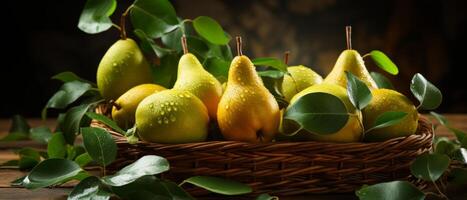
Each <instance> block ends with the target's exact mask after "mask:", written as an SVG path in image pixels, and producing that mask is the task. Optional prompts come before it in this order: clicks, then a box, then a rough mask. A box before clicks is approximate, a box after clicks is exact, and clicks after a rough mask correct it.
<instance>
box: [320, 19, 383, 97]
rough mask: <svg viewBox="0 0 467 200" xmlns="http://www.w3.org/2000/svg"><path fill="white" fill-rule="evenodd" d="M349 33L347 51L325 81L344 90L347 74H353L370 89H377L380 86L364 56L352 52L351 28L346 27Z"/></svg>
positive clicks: (340, 56)
mask: <svg viewBox="0 0 467 200" xmlns="http://www.w3.org/2000/svg"><path fill="white" fill-rule="evenodd" d="M346 31H347V50H344V51H343V52H342V53H341V54H340V55H339V58H338V59H337V61H336V64H335V65H334V67H333V68H332V70H331V72H330V73H329V74H328V75H327V76H326V78H325V79H324V82H325V83H330V84H337V85H340V86H342V87H344V88H346V87H347V77H346V75H345V72H346V71H348V72H352V74H354V75H355V76H357V78H359V79H360V80H361V81H363V82H364V83H365V84H366V85H367V86H368V87H369V88H370V89H376V88H378V86H377V85H376V82H375V81H374V80H373V78H371V76H370V73H368V70H367V69H366V67H365V63H364V61H363V58H362V56H360V54H359V53H358V52H357V51H355V50H352V44H351V43H350V27H349V26H348V27H346Z"/></svg>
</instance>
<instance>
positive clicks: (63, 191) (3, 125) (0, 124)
mask: <svg viewBox="0 0 467 200" xmlns="http://www.w3.org/2000/svg"><path fill="white" fill-rule="evenodd" d="M445 116H446V117H447V118H448V120H449V122H450V123H451V125H452V126H453V127H456V128H458V129H461V130H467V114H446V115H445ZM28 121H29V123H30V125H31V126H32V127H35V126H39V125H47V126H49V127H51V128H53V127H54V124H55V121H54V120H47V121H42V120H40V119H29V120H28ZM9 127H10V120H9V119H0V138H1V137H3V136H4V135H5V134H7V133H8V129H9ZM436 135H438V136H447V137H450V138H452V137H453V135H452V134H451V133H450V132H449V131H448V130H447V129H446V128H444V127H440V128H438V129H437V130H436ZM25 146H32V147H34V148H45V146H44V145H39V144H37V143H34V142H31V141H21V142H8V143H5V142H0V163H3V162H6V161H9V160H14V159H17V158H18V156H17V155H16V154H15V153H14V149H15V148H21V147H25ZM24 174H26V172H22V171H19V170H17V169H11V168H1V167H0V200H3V199H5V200H6V199H15V200H19V199H31V200H49V199H50V200H52V199H53V200H57V199H66V196H67V194H68V193H69V192H70V190H71V186H70V185H65V186H62V187H59V188H53V189H38V190H34V191H31V190H27V189H24V188H19V187H13V186H11V185H10V182H11V181H13V180H15V179H16V178H18V177H20V176H22V175H24ZM450 194H451V195H453V197H452V199H462V197H465V196H467V194H466V190H465V189H462V188H461V189H459V190H456V191H454V192H453V193H450ZM281 199H285V200H287V199H288V200H292V199H293V200H305V199H314V200H330V199H356V197H355V195H354V194H327V195H307V196H296V197H283V198H281Z"/></svg>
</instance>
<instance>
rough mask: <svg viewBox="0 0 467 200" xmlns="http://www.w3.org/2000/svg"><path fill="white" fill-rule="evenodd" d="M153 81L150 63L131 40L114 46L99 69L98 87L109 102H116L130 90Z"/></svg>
mask: <svg viewBox="0 0 467 200" xmlns="http://www.w3.org/2000/svg"><path fill="white" fill-rule="evenodd" d="M152 81H153V80H152V75H151V69H150V68H149V64H148V62H147V61H146V60H145V58H144V56H143V53H142V52H141V50H140V49H139V47H138V45H137V44H136V42H135V41H134V40H132V39H130V38H126V39H121V40H118V41H117V42H116V43H115V44H113V45H112V46H111V47H110V48H109V50H108V51H107V52H106V53H105V55H104V57H103V58H102V60H101V62H100V63H99V67H98V69H97V87H98V88H99V91H100V93H101V95H102V97H104V98H105V99H107V100H115V99H117V98H118V97H120V96H121V95H122V94H123V93H125V92H126V91H127V90H129V89H130V88H132V87H134V86H137V85H140V84H143V83H151V82H152Z"/></svg>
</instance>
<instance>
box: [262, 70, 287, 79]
mask: <svg viewBox="0 0 467 200" xmlns="http://www.w3.org/2000/svg"><path fill="white" fill-rule="evenodd" d="M258 75H259V76H261V77H269V78H274V79H279V78H282V77H284V75H285V73H284V72H282V71H279V70H265V71H258Z"/></svg>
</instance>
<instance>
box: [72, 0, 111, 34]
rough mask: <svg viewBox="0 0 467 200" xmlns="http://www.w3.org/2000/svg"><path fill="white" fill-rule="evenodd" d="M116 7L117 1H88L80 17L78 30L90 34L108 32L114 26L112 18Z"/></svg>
mask: <svg viewBox="0 0 467 200" xmlns="http://www.w3.org/2000/svg"><path fill="white" fill-rule="evenodd" d="M116 7H117V1H116V0H87V1H86V4H85V5H84V9H83V12H82V13H81V16H80V17H79V23H78V28H79V29H81V30H82V31H84V32H86V33H89V34H94V33H100V32H103V31H106V30H107V29H109V28H110V27H111V26H112V20H111V19H110V16H111V15H112V14H113V12H114V11H115V8H116Z"/></svg>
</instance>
